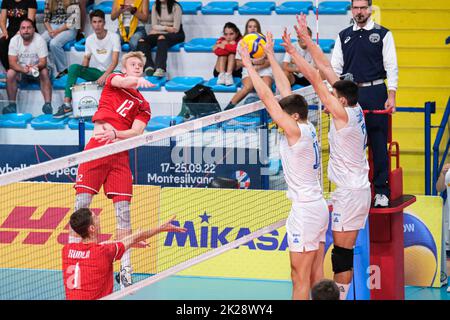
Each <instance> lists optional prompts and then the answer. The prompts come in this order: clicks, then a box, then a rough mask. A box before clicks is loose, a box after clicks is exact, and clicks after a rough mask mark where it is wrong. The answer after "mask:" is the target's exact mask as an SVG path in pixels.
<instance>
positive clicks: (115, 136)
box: [113, 129, 117, 140]
mask: <svg viewBox="0 0 450 320" xmlns="http://www.w3.org/2000/svg"><path fill="white" fill-rule="evenodd" d="M113 132H114V140H115V139H117V134H116V130H114V129H113Z"/></svg>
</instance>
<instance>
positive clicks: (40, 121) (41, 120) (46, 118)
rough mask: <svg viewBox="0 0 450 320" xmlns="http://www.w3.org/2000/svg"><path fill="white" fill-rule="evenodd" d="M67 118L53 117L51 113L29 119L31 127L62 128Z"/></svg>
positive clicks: (43, 128) (41, 128) (38, 128)
mask: <svg viewBox="0 0 450 320" xmlns="http://www.w3.org/2000/svg"><path fill="white" fill-rule="evenodd" d="M67 122H69V118H64V119H55V118H53V116H52V115H51V114H42V115H40V116H38V117H36V118H34V119H33V120H31V127H32V128H34V129H37V130H48V129H64V128H65V127H66V124H67Z"/></svg>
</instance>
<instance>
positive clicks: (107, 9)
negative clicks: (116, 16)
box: [94, 1, 113, 14]
mask: <svg viewBox="0 0 450 320" xmlns="http://www.w3.org/2000/svg"><path fill="white" fill-rule="evenodd" d="M112 7H113V1H103V2H100V3H99V4H96V5H95V6H94V10H97V9H99V10H102V11H103V12H104V13H105V14H111V11H112Z"/></svg>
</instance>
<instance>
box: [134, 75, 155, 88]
mask: <svg viewBox="0 0 450 320" xmlns="http://www.w3.org/2000/svg"><path fill="white" fill-rule="evenodd" d="M154 86H155V85H154V84H153V83H151V82H150V81H148V80H147V79H145V78H144V77H140V78H139V79H138V82H137V85H136V88H153V87H154Z"/></svg>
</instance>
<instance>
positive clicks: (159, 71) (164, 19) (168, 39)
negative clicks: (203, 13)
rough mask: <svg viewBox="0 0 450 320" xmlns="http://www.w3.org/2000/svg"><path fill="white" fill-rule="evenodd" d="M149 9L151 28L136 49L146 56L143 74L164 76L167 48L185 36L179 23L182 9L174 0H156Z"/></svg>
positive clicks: (181, 40)
mask: <svg viewBox="0 0 450 320" xmlns="http://www.w3.org/2000/svg"><path fill="white" fill-rule="evenodd" d="M151 11H152V21H151V23H152V29H151V31H150V33H149V34H148V35H147V36H146V37H144V38H143V39H140V40H139V42H138V47H137V50H139V51H142V52H143V53H144V54H145V57H146V58H147V62H146V64H145V69H144V72H145V75H147V76H151V75H153V76H155V77H164V76H165V75H166V70H167V52H168V51H169V48H170V47H172V46H174V45H175V44H177V43H180V42H183V41H184V38H185V35H184V31H183V25H182V23H181V17H182V10H181V6H180V5H179V4H178V2H176V1H175V0H156V1H155V3H154V4H153V6H152V9H151ZM155 46H156V47H157V50H156V59H155V60H156V61H155V63H154V62H153V59H152V56H151V50H152V48H153V47H155ZM155 69H156V70H155Z"/></svg>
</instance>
